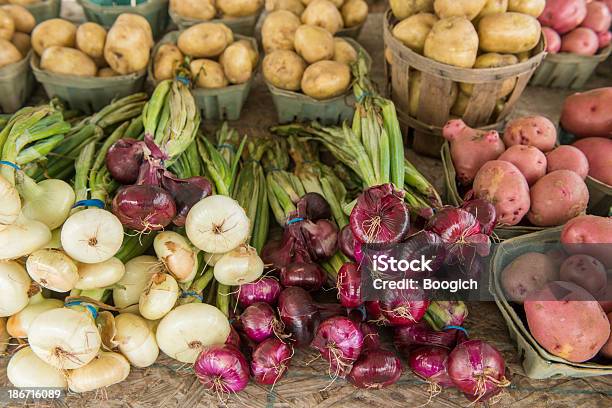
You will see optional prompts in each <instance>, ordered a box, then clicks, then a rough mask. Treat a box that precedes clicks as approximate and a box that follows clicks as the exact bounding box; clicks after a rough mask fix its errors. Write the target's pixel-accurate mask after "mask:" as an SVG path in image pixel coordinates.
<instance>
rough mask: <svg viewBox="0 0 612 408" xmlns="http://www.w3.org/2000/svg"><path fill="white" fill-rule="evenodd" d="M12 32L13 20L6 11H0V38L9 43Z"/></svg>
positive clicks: (13, 29) (13, 30) (13, 27)
mask: <svg viewBox="0 0 612 408" xmlns="http://www.w3.org/2000/svg"><path fill="white" fill-rule="evenodd" d="M14 32H15V22H14V21H13V18H12V17H11V15H10V14H9V13H8V12H7V11H5V10H2V9H0V38H1V39H4V40H9V41H10V39H11V37H12V36H13V33H14Z"/></svg>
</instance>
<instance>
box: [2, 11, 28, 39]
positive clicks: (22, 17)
mask: <svg viewBox="0 0 612 408" xmlns="http://www.w3.org/2000/svg"><path fill="white" fill-rule="evenodd" d="M2 10H4V11H6V12H7V13H8V14H9V15H10V16H11V18H12V19H13V22H14V23H15V31H19V32H20V33H26V34H29V33H31V32H32V30H33V29H34V26H36V19H35V18H34V16H33V15H32V13H30V11H29V10H28V9H27V8H25V7H23V6H19V5H16V4H7V5H6V6H2Z"/></svg>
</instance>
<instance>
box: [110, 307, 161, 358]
mask: <svg viewBox="0 0 612 408" xmlns="http://www.w3.org/2000/svg"><path fill="white" fill-rule="evenodd" d="M147 322H148V321H147V320H145V319H143V318H142V317H140V316H137V315H135V314H133V313H122V314H119V315H118V316H116V317H115V327H116V329H117V334H116V335H115V341H116V342H117V343H118V344H119V351H120V352H121V354H123V355H124V356H125V357H126V358H127V359H128V361H129V362H130V364H132V365H133V366H134V367H140V368H143V367H148V366H150V365H151V364H153V363H154V362H155V360H157V356H158V355H159V347H157V340H156V339H155V334H154V333H153V331H152V330H151V327H150V326H149V324H148V323H147Z"/></svg>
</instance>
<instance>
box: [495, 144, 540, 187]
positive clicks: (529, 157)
mask: <svg viewBox="0 0 612 408" xmlns="http://www.w3.org/2000/svg"><path fill="white" fill-rule="evenodd" d="M498 160H503V161H507V162H510V163H512V164H514V165H515V166H516V167H517V168H518V169H519V170H520V171H521V173H523V176H525V180H527V184H529V185H530V186H531V185H532V184H534V183H535V182H536V181H538V180H539V179H540V178H541V177H543V176H544V174H546V166H547V163H548V162H547V161H546V156H545V155H544V153H542V152H541V151H540V150H539V149H537V148H535V147H533V146H523V145H514V146H510V147H509V148H508V150H506V151H505V152H503V153H502V154H501V155H500V156H499V159H498Z"/></svg>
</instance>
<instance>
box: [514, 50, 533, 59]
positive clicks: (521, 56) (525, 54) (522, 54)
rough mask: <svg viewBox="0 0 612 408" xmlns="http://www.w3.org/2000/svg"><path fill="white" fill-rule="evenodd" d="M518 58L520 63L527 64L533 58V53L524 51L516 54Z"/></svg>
mask: <svg viewBox="0 0 612 408" xmlns="http://www.w3.org/2000/svg"><path fill="white" fill-rule="evenodd" d="M516 57H517V58H518V62H525V61H527V60H528V59H529V57H531V53H530V52H529V51H523V52H519V53H517V54H516Z"/></svg>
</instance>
